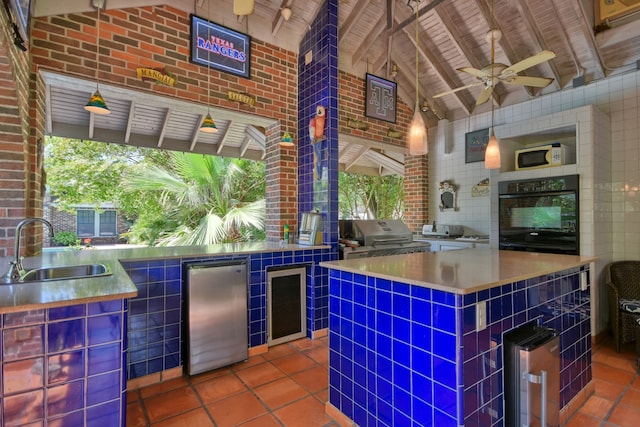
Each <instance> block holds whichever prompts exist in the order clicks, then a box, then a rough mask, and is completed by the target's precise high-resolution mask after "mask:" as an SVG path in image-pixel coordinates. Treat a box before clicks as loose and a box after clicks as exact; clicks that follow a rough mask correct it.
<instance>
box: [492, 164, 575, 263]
mask: <svg viewBox="0 0 640 427" xmlns="http://www.w3.org/2000/svg"><path fill="white" fill-rule="evenodd" d="M498 191H499V195H498V199H499V211H500V217H499V221H500V225H499V247H500V249H510V250H516V251H531V252H547V253H557V254H570V255H579V253H580V234H579V229H578V228H579V227H578V226H579V218H578V215H579V211H580V208H579V200H578V175H567V176H556V177H550V178H536V179H530V180H518V181H502V182H499V183H498Z"/></svg>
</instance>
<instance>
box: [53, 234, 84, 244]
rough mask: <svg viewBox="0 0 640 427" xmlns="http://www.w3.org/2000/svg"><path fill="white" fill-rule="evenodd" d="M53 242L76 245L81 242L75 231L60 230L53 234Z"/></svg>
mask: <svg viewBox="0 0 640 427" xmlns="http://www.w3.org/2000/svg"><path fill="white" fill-rule="evenodd" d="M52 241H53V243H55V244H56V245H60V246H74V245H79V244H80V239H78V236H77V235H76V233H74V232H73V231H59V232H57V233H55V234H54V235H53V239H52Z"/></svg>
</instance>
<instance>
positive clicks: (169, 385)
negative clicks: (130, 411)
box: [140, 377, 189, 399]
mask: <svg viewBox="0 0 640 427" xmlns="http://www.w3.org/2000/svg"><path fill="white" fill-rule="evenodd" d="M187 385H189V383H188V381H187V379H186V378H184V377H180V378H174V379H172V380H169V381H164V382H161V383H158V384H154V385H150V386H148V387H144V388H141V389H140V395H141V396H142V398H143V399H146V398H147V397H151V396H155V395H156V394H161V393H166V392H168V391H170V390H175V389H178V388H180V387H185V386H187Z"/></svg>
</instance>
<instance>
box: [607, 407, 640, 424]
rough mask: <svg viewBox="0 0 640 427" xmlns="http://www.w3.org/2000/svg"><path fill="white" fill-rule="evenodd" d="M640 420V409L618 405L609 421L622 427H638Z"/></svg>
mask: <svg viewBox="0 0 640 427" xmlns="http://www.w3.org/2000/svg"><path fill="white" fill-rule="evenodd" d="M638 420H640V409H639V408H634V407H632V406H627V405H618V406H616V408H615V409H614V410H613V412H612V413H611V416H610V417H609V419H608V420H607V421H608V422H610V423H613V424H615V425H616V426H620V427H637V426H638V424H640V423H639V422H638Z"/></svg>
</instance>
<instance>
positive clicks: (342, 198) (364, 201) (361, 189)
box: [338, 172, 404, 219]
mask: <svg viewBox="0 0 640 427" xmlns="http://www.w3.org/2000/svg"><path fill="white" fill-rule="evenodd" d="M403 182H404V180H403V177H401V176H397V175H388V176H368V175H356V174H351V173H347V172H340V173H339V175H338V194H339V196H338V209H339V211H340V218H360V219H391V218H394V219H402V216H403V212H404V187H403V185H404V183H403Z"/></svg>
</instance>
